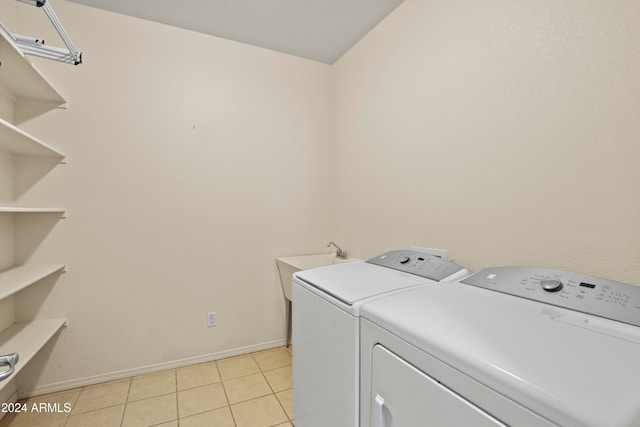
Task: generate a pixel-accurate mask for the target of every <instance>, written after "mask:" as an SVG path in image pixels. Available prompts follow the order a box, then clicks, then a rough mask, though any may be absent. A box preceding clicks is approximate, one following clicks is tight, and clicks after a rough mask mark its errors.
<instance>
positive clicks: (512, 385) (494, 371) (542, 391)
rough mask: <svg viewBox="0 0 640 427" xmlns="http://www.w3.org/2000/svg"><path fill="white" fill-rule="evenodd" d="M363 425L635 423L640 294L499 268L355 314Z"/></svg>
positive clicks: (616, 285) (562, 275)
mask: <svg viewBox="0 0 640 427" xmlns="http://www.w3.org/2000/svg"><path fill="white" fill-rule="evenodd" d="M361 345H362V351H361V369H362V372H361V377H362V391H361V421H362V422H361V427H369V426H372V427H415V426H420V425H429V426H434V427H444V426H447V427H454V426H455V427H459V426H474V427H475V426H482V427H489V426H491V427H495V426H513V427H550V426H556V427H557V426H562V427H605V426H606V427H638V426H640V393H638V390H640V388H639V387H640V386H639V384H640V363H639V361H640V287H636V286H633V285H629V284H625V283H620V282H615V281H612V280H606V279H601V278H596V277H592V276H586V275H582V274H576V273H569V272H564V271H559V270H551V269H541V268H529V267H494V268H487V269H484V270H480V271H479V272H477V273H475V274H473V275H470V276H469V277H467V278H465V279H463V280H460V281H458V282H456V283H449V284H447V285H443V286H432V287H423V288H417V289H411V290H407V291H406V292H404V293H402V294H397V295H391V296H388V297H386V298H384V299H380V300H377V301H373V302H371V303H370V304H367V305H366V306H365V307H364V308H363V310H362V331H361Z"/></svg>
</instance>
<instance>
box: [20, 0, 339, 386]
mask: <svg viewBox="0 0 640 427" xmlns="http://www.w3.org/2000/svg"><path fill="white" fill-rule="evenodd" d="M14 3H16V4H17V7H18V8H19V9H20V11H21V15H20V17H21V19H22V20H21V28H22V29H20V30H19V31H20V32H21V33H23V34H33V35H36V34H41V33H42V32H43V31H49V28H50V27H51V24H50V23H49V22H48V20H46V16H45V15H44V14H43V13H42V11H40V10H37V9H35V8H29V7H28V6H25V5H22V4H20V3H17V2H14ZM32 10H33V11H35V13H31V12H32ZM55 11H56V13H57V15H58V17H59V18H60V21H61V22H62V23H63V24H64V26H65V29H66V31H67V32H68V33H69V34H70V36H71V38H72V40H73V41H74V43H75V44H76V45H77V47H78V48H79V49H80V50H82V51H84V53H85V57H84V63H83V64H82V65H80V66H77V67H73V66H70V65H66V64H60V63H56V62H52V61H45V60H38V59H37V58H36V59H34V62H35V63H36V64H37V65H38V67H39V68H40V70H41V71H42V72H43V74H45V75H46V76H47V77H48V78H49V80H50V81H51V82H52V83H53V84H54V85H55V86H56V87H57V88H58V89H59V90H60V92H61V93H62V94H63V95H64V96H65V98H66V100H67V101H68V109H66V110H65V109H59V110H56V111H52V112H49V113H46V114H45V115H43V116H41V117H38V118H36V119H33V120H30V121H27V122H26V123H22V126H23V127H24V128H25V129H26V130H27V131H28V132H30V133H31V134H33V135H34V136H36V137H40V138H41V139H43V140H44V141H46V142H48V143H49V144H50V145H52V146H54V147H56V148H58V149H59V150H61V151H62V152H64V153H65V154H66V155H67V156H68V164H66V165H60V166H57V167H56V168H55V169H53V170H52V171H51V172H50V173H48V174H47V175H46V176H44V178H42V179H41V180H40V181H39V182H38V183H36V184H35V185H33V186H32V187H31V188H28V189H27V188H26V187H27V184H25V183H26V182H28V180H27V178H26V177H25V176H27V177H28V175H30V172H29V170H30V167H29V166H28V165H23V166H24V168H23V169H24V170H26V171H27V172H26V173H22V172H21V173H20V174H19V176H18V177H17V178H16V181H17V182H16V193H17V203H18V204H21V205H27V206H33V205H35V206H41V205H44V206H54V207H57V206H61V207H64V208H66V209H67V219H64V220H62V221H60V222H59V223H58V224H57V225H56V226H55V227H54V228H53V229H52V230H51V232H50V233H49V234H48V236H46V238H45V239H44V240H43V242H42V244H41V245H40V246H39V247H38V249H37V250H36V251H35V252H34V253H33V254H32V255H30V254H29V252H28V251H26V250H25V251H21V250H19V249H17V252H19V253H17V254H16V257H17V258H18V260H28V261H29V262H39V261H40V262H66V263H67V265H68V268H67V269H68V272H67V273H66V274H64V275H63V276H62V277H61V279H60V280H59V281H58V283H56V285H55V286H54V287H53V288H52V289H51V291H50V294H49V295H48V297H47V298H46V300H45V302H44V303H43V304H42V306H41V307H38V304H39V300H42V299H44V298H39V297H38V294H39V293H44V292H47V291H48V290H42V289H40V288H38V287H36V289H34V290H32V291H31V290H30V291H28V292H32V293H33V296H30V297H28V298H21V299H20V302H19V303H17V305H19V306H17V307H16V311H17V313H31V312H33V311H38V312H39V314H38V315H39V316H43V317H47V316H59V315H64V316H66V317H67V318H68V319H69V326H68V328H66V329H65V330H64V331H63V332H62V334H61V335H60V337H59V339H58V340H57V342H56V343H55V346H54V348H53V349H52V350H50V351H49V353H50V354H45V355H44V356H43V357H42V358H41V359H42V361H41V362H40V363H41V364H44V367H38V363H39V362H38V361H34V368H33V369H31V370H29V372H27V371H26V370H25V371H23V372H24V375H23V378H21V380H22V383H23V385H22V387H23V389H24V388H25V387H29V386H30V384H33V383H37V384H38V385H39V386H40V389H38V390H40V391H46V390H50V389H55V388H60V387H68V386H73V385H77V384H81V383H85V382H92V381H98V380H103V379H109V378H114V377H117V376H122V375H128V374H131V373H137V372H140V371H141V370H145V369H153V368H157V367H162V366H167V364H169V365H170V364H173V363H185V362H188V361H198V360H202V359H206V358H212V357H220V356H224V355H231V354H234V353H240V352H246V351H251V350H254V349H259V348H265V347H273V346H277V345H282V344H283V343H284V333H285V306H284V299H283V295H282V290H281V286H280V282H279V278H278V274H277V269H276V265H275V258H276V257H278V256H286V255H292V254H300V253H308V252H311V253H313V252H319V251H324V250H326V247H325V245H326V243H327V242H328V241H329V240H331V238H332V236H331V235H330V233H329V226H330V220H329V215H330V212H331V199H330V181H329V180H327V176H328V172H329V167H330V165H329V162H330V155H331V120H332V118H331V114H330V111H331V110H330V104H329V102H330V90H329V84H330V80H329V77H330V76H329V72H330V67H329V66H328V65H325V64H320V63H316V62H312V61H308V60H303V59H299V58H296V57H293V56H288V55H284V54H279V53H275V52H272V51H268V50H264V49H259V48H255V47H251V46H247V45H242V44H238V43H234V42H230V41H226V40H222V39H217V38H213V37H210V36H206V35H202V34H197V33H194V32H188V31H184V30H179V29H176V28H173V27H169V26H165V25H160V24H155V23H150V22H145V21H142V20H138V19H133V18H128V17H124V16H120V15H116V14H112V13H108V12H103V11H100V10H97V9H92V8H88V7H84V6H79V5H77V4H74V3H68V2H64V1H59V2H56V4H55ZM41 13H42V16H40V14H41ZM41 18H43V19H41ZM52 29H53V28H52V27H51V30H52ZM14 31H16V32H17V30H15V29H14ZM44 37H45V39H47V34H44ZM48 38H49V40H51V44H54V45H55V44H58V43H57V35H56V34H55V33H53V34H49V36H48ZM23 175H25V176H23ZM210 311H215V312H217V316H218V319H217V321H218V326H217V327H214V328H207V323H206V321H207V312H210ZM45 353H46V352H45ZM45 360H46V362H45ZM158 364H159V366H156V365H158ZM40 369H42V373H41V374H40V373H38V371H39V370H40ZM29 375H30V376H31V377H32V378H29ZM36 376H39V378H35V377H36ZM42 386H46V387H44V388H43V387H42Z"/></svg>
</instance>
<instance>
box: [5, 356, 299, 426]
mask: <svg viewBox="0 0 640 427" xmlns="http://www.w3.org/2000/svg"><path fill="white" fill-rule="evenodd" d="M42 402H44V403H53V404H55V403H58V404H59V407H60V409H61V410H60V411H59V413H56V412H51V411H50V412H48V413H47V412H44V411H43V412H37V411H27V412H20V413H18V414H8V415H7V416H5V417H4V419H2V421H0V427H89V426H90V427H94V426H95V427H147V426H158V427H178V426H180V427H200V426H203V427H204V426H206V427H292V426H293V424H292V421H291V420H292V419H293V389H292V385H291V352H290V349H285V348H282V347H281V348H275V349H272V350H265V351H261V352H257V353H251V354H247V355H244V356H237V357H232V358H228V359H221V360H218V361H214V362H208V363H202V364H198V365H192V366H187V367H184V368H178V369H171V370H167V371H162V372H157V373H153V374H148V375H140V376H137V377H132V378H128V379H124V380H118V381H113V382H109V383H104V384H98V385H93V386H87V387H82V388H79V389H74V390H68V391H64V392H60V393H54V394H49V395H45V396H38V397H35V398H33V399H29V400H27V401H26V402H25V403H26V404H27V408H33V404H34V403H35V404H36V405H39V404H40V403H42ZM65 404H70V407H71V411H69V412H68V413H65V411H64V405H65ZM51 407H53V408H55V406H53V405H50V406H49V408H51Z"/></svg>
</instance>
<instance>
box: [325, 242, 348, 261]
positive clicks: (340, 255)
mask: <svg viewBox="0 0 640 427" xmlns="http://www.w3.org/2000/svg"><path fill="white" fill-rule="evenodd" d="M331 245H333V246H335V247H336V258H340V259H347V253H346V252H345V251H343V250H342V249H340V246H338V245H336V244H335V242H329V244H328V245H327V247H328V248H330V247H331Z"/></svg>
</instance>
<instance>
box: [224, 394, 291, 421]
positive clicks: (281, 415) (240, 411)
mask: <svg viewBox="0 0 640 427" xmlns="http://www.w3.org/2000/svg"><path fill="white" fill-rule="evenodd" d="M231 412H233V417H234V418H235V420H236V425H237V427H270V426H274V425H277V424H281V423H283V422H286V421H288V420H287V414H285V412H284V411H283V410H282V407H281V406H280V403H278V400H277V399H276V397H275V396H274V395H273V394H270V395H269V396H264V397H259V398H257V399H253V400H248V401H246V402H241V403H236V404H235V405H231Z"/></svg>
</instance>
